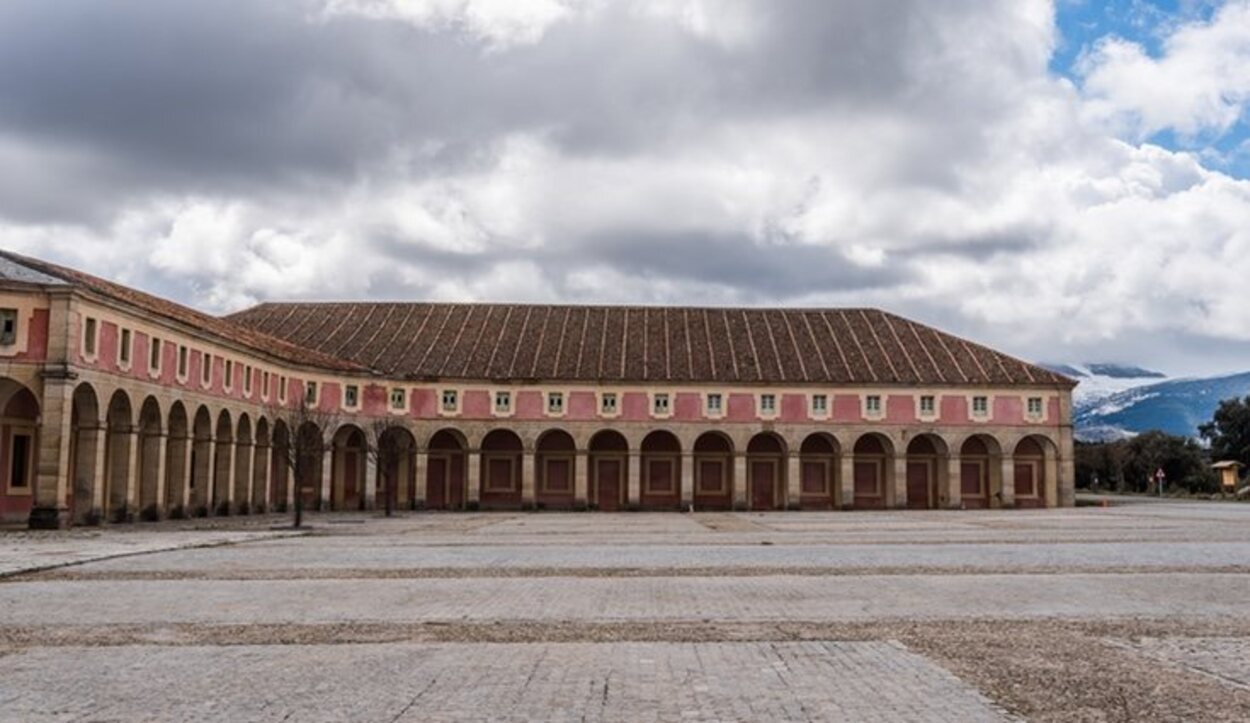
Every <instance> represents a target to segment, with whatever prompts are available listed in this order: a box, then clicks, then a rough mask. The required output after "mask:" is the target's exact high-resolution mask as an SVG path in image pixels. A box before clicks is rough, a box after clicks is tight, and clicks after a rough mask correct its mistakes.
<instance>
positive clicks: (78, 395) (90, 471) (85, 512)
mask: <svg viewBox="0 0 1250 723" xmlns="http://www.w3.org/2000/svg"><path fill="white" fill-rule="evenodd" d="M70 431H71V434H70V452H69V464H70V467H69V479H70V490H69V495H70V498H69V509H70V520H71V522H72V523H73V524H76V525H81V524H86V523H87V522H90V521H92V518H97V519H98V516H100V515H103V514H104V485H103V480H102V479H101V473H102V472H103V471H104V470H103V468H102V467H103V464H102V461H101V459H100V455H101V454H103V452H104V449H105V444H106V439H105V438H104V434H103V420H102V419H101V418H100V399H99V397H98V396H97V395H96V391H95V388H94V387H92V386H91V385H90V384H88V383H86V382H83V383H81V384H79V385H78V386H76V387H74V396H73V403H72V408H71V410H70Z"/></svg>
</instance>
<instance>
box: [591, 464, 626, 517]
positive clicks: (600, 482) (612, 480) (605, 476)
mask: <svg viewBox="0 0 1250 723" xmlns="http://www.w3.org/2000/svg"><path fill="white" fill-rule="evenodd" d="M595 465H596V469H595V487H596V493H597V494H596V498H595V501H596V502H597V503H598V505H599V509H601V510H603V511H604V512H616V511H618V510H620V509H621V497H622V495H621V482H622V481H621V477H622V475H621V461H620V460H618V459H601V460H598V461H597V462H596V463H595Z"/></svg>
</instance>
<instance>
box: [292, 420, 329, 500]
mask: <svg viewBox="0 0 1250 723" xmlns="http://www.w3.org/2000/svg"><path fill="white" fill-rule="evenodd" d="M291 443H292V444H293V445H294V450H293V452H292V454H291V458H292V459H291V461H292V463H293V464H292V467H293V469H292V475H291V476H292V478H293V479H294V483H295V494H296V495H298V496H299V501H300V507H301V509H309V510H317V509H321V506H322V504H323V503H325V502H326V500H324V499H322V493H321V480H322V475H323V471H324V468H325V456H326V455H325V451H326V439H325V431H324V430H322V429H321V427H320V426H318V425H317V423H316V422H313V421H311V420H310V421H306V422H304V423H303V424H301V425H300V426H299V429H297V430H295V436H294V438H293V439H292V440H291Z"/></svg>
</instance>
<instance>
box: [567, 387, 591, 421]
mask: <svg viewBox="0 0 1250 723" xmlns="http://www.w3.org/2000/svg"><path fill="white" fill-rule="evenodd" d="M597 407H598V402H597V401H595V393H594V392H571V393H569V400H568V405H567V407H566V408H565V414H566V415H567V416H568V418H569V419H595V418H596V416H597V415H598V411H599V410H598V408H597Z"/></svg>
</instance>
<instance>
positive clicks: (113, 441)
mask: <svg viewBox="0 0 1250 723" xmlns="http://www.w3.org/2000/svg"><path fill="white" fill-rule="evenodd" d="M106 423H107V424H108V446H107V447H106V448H105V453H104V455H105V460H106V461H105V465H104V469H105V493H104V514H105V515H106V516H107V517H108V518H109V519H111V520H113V521H115V522H128V521H130V520H131V519H132V518H133V514H134V505H133V500H134V497H133V495H135V494H136V493H137V492H138V490H132V489H131V487H132V484H131V479H132V476H133V475H134V472H135V464H136V462H135V457H136V456H137V455H136V454H135V453H136V450H135V444H136V443H137V441H138V439H137V437H136V435H135V424H134V410H133V409H132V408H131V404H130V396H129V395H128V394H126V392H124V391H122V390H120V389H118V390H117V391H115V392H113V396H112V397H110V398H109V406H108V416H107V417H106Z"/></svg>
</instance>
